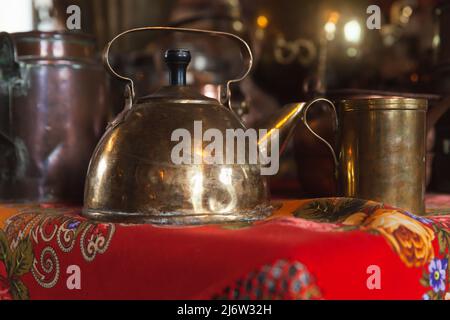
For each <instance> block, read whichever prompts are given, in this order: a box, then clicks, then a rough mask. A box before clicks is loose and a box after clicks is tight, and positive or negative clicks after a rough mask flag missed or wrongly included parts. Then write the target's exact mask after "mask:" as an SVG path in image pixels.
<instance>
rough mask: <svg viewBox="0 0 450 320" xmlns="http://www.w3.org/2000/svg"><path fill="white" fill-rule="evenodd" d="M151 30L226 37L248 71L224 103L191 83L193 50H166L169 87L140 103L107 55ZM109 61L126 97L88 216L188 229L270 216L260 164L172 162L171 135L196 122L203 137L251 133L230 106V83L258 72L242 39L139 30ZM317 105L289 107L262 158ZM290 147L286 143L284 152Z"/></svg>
mask: <svg viewBox="0 0 450 320" xmlns="http://www.w3.org/2000/svg"><path fill="white" fill-rule="evenodd" d="M147 30H152V31H160V32H167V31H170V32H185V33H186V32H187V33H196V34H199V35H202V34H203V35H210V36H212V37H228V38H229V39H231V40H234V41H237V43H239V45H240V47H241V54H242V58H243V61H244V65H245V70H244V72H243V73H242V75H241V76H239V77H238V78H237V79H234V80H229V81H228V82H227V83H226V84H225V85H224V86H223V90H221V92H222V94H221V98H220V100H221V101H220V102H219V101H218V100H215V99H212V98H208V97H206V96H203V95H201V94H199V93H198V92H196V91H193V90H192V89H191V88H189V87H187V86H186V85H185V84H186V68H187V65H188V63H189V61H190V52H189V51H188V50H185V49H175V50H168V51H166V53H165V57H164V58H165V61H166V64H167V66H168V68H169V78H170V85H169V86H166V87H163V88H161V89H160V90H159V91H157V92H156V93H154V94H152V95H149V96H146V97H141V98H136V97H135V94H134V85H133V81H132V80H131V79H129V78H126V77H123V76H121V75H119V74H117V73H116V72H115V71H114V70H113V69H112V68H111V65H110V64H109V60H108V54H109V49H110V47H111V45H112V43H113V42H114V41H115V40H116V39H117V38H119V37H121V36H123V35H125V34H128V33H132V32H139V31H147ZM104 61H105V64H106V67H107V68H108V69H109V70H110V71H111V72H112V74H113V75H115V76H116V77H118V78H119V79H122V80H124V81H127V83H128V85H127V90H126V95H127V98H126V104H125V108H124V110H123V111H122V113H121V114H120V115H119V116H118V117H117V118H116V119H115V120H114V121H113V122H112V123H111V124H110V125H109V127H108V129H107V132H106V133H105V135H104V136H103V138H102V139H101V141H100V142H99V144H98V146H97V148H96V150H95V152H94V154H93V156H92V159H91V163H90V165H89V170H88V173H87V179H86V186H85V197H84V209H83V215H84V216H86V217H89V218H93V219H97V220H101V221H118V222H130V223H155V224H172V225H177V224H182V225H186V224H205V223H223V222H235V221H253V220H257V219H262V218H265V217H267V216H268V215H269V214H270V213H271V212H272V210H273V206H272V204H271V203H270V201H269V189H268V184H267V178H266V176H264V175H261V164H254V163H251V162H250V161H248V159H249V158H248V157H247V156H246V157H245V159H246V160H245V162H242V163H237V164H233V163H226V164H221V163H219V164H174V162H173V159H172V158H171V154H172V151H173V147H174V142H173V141H172V140H171V135H172V133H173V132H174V131H175V130H177V129H179V128H183V129H185V130H188V131H189V132H194V131H195V130H196V129H195V121H201V122H202V128H203V131H205V132H206V130H208V129H214V130H217V131H216V132H220V133H222V134H223V135H224V136H225V135H226V131H227V130H228V129H234V130H239V129H241V130H245V129H246V128H245V127H244V125H243V124H242V122H241V121H240V120H239V117H238V116H237V115H236V114H235V113H234V112H233V111H232V109H231V107H230V105H229V102H230V95H231V94H230V89H229V87H230V84H231V83H234V82H238V81H240V80H242V79H244V78H245V77H246V76H247V74H248V73H249V72H250V70H251V67H252V61H253V58H252V53H251V50H250V48H249V46H248V45H247V43H246V42H245V41H244V40H242V39H241V38H239V37H237V36H236V35H233V34H229V33H225V32H216V31H206V30H197V29H185V28H171V27H144V28H137V29H131V30H128V31H125V32H123V33H121V34H119V35H118V36H116V37H115V38H114V39H113V40H112V41H111V42H110V43H109V44H108V45H107V47H106V49H105V54H104ZM314 102H315V101H313V102H311V103H299V104H296V105H294V106H292V107H291V108H289V110H286V109H284V111H283V112H282V114H280V115H279V118H278V120H277V121H275V122H274V125H273V126H272V127H271V128H270V129H268V130H266V133H265V134H264V135H263V136H260V137H259V140H257V141H255V143H256V144H257V145H256V147H257V149H258V152H259V153H262V152H263V151H264V152H267V150H268V148H269V143H267V141H269V140H270V139H269V138H272V137H273V136H275V135H276V134H278V132H279V136H280V137H281V138H282V139H287V138H288V137H289V136H290V134H291V133H292V131H293V128H294V126H295V124H296V122H298V121H296V119H298V117H299V116H301V114H303V112H304V111H305V110H307V109H308V107H309V106H310V105H312V103H314ZM277 136H278V135H277ZM270 141H272V140H270ZM284 144H285V143H284V142H281V148H282V146H283V145H284ZM202 147H203V145H202V144H200V145H196V144H195V142H194V143H193V145H192V149H189V150H190V151H191V153H192V154H193V155H195V154H199V155H200V156H201V157H202V156H203V148H202ZM270 147H272V145H270ZM271 150H272V149H271ZM233 151H234V149H233ZM277 151H278V150H277ZM249 152H250V151H248V150H246V151H245V153H246V154H247V153H249Z"/></svg>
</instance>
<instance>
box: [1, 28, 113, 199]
mask: <svg viewBox="0 0 450 320" xmlns="http://www.w3.org/2000/svg"><path fill="white" fill-rule="evenodd" d="M8 39H12V40H13V47H14V55H13V57H14V63H17V64H18V72H17V74H15V75H13V76H8V77H5V74H4V73H3V75H2V79H1V80H2V81H1V86H0V87H1V93H0V95H1V97H2V99H1V102H0V103H1V105H0V109H1V115H2V123H1V125H2V126H1V128H0V131H1V134H2V137H3V139H2V141H1V142H0V144H1V149H2V150H3V152H2V153H1V154H0V158H1V160H0V162H1V169H0V170H1V175H0V177H1V180H0V200H1V201H16V202H21V201H45V202H47V201H63V202H74V203H80V202H81V201H82V194H83V185H84V176H85V173H86V170H87V166H88V163H89V158H90V155H91V153H92V151H93V150H94V148H95V145H96V143H97V141H98V140H99V138H100V137H101V134H102V132H103V131H104V128H105V126H106V122H107V117H108V116H109V114H108V112H109V111H108V104H109V101H108V87H107V78H106V76H107V75H106V72H104V70H103V68H102V66H101V65H99V64H98V63H97V62H96V60H95V53H96V48H95V42H94V40H93V39H92V38H91V37H88V36H85V35H81V34H69V33H42V32H30V33H18V34H12V35H11V36H7V35H6V34H2V36H1V42H2V43H5V42H8V41H9V40H8ZM1 67H2V70H4V69H5V68H6V66H5V65H2V66H1ZM4 115H7V116H6V117H3V116H4Z"/></svg>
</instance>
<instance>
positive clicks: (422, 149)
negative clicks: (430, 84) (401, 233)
mask: <svg viewBox="0 0 450 320" xmlns="http://www.w3.org/2000/svg"><path fill="white" fill-rule="evenodd" d="M340 110H341V113H340V129H339V132H340V135H339V144H340V146H339V152H340V159H339V182H340V188H341V191H342V193H343V195H345V196H349V197H355V198H362V199H368V200H376V201H382V202H385V203H387V204H391V205H393V206H396V207H399V208H403V209H406V210H408V211H410V212H412V213H415V214H423V213H425V208H424V196H425V169H426V166H425V156H426V146H425V142H426V110H427V101H426V100H420V99H404V98H391V99H389V98H383V99H368V100H349V101H343V102H341V109H340Z"/></svg>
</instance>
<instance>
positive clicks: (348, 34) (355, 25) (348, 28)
mask: <svg viewBox="0 0 450 320" xmlns="http://www.w3.org/2000/svg"><path fill="white" fill-rule="evenodd" d="M344 36H345V39H346V40H347V41H348V42H352V43H358V42H359V41H361V25H360V24H359V22H358V21H356V20H351V21H349V22H347V23H346V24H345V26H344Z"/></svg>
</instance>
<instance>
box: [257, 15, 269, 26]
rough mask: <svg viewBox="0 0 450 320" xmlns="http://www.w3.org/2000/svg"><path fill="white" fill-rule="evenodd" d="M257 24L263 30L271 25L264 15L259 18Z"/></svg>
mask: <svg viewBox="0 0 450 320" xmlns="http://www.w3.org/2000/svg"><path fill="white" fill-rule="evenodd" d="M256 24H257V25H258V27H260V28H261V29H265V28H267V26H268V25H269V19H267V17H266V16H264V15H261V16H258V18H256Z"/></svg>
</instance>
